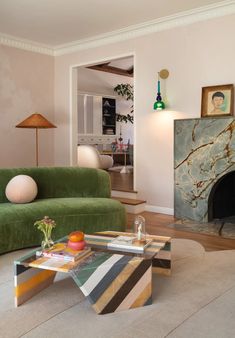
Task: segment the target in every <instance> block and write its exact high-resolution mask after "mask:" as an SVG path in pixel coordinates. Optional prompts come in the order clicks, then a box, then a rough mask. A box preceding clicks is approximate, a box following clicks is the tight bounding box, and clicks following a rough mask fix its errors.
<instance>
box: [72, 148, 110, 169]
mask: <svg viewBox="0 0 235 338" xmlns="http://www.w3.org/2000/svg"><path fill="white" fill-rule="evenodd" d="M77 161H78V162H77V163H78V166H79V167H85V168H96V169H109V168H111V167H112V166H113V158H112V157H111V156H109V155H101V154H100V153H99V152H98V150H97V149H96V148H95V147H93V146H90V145H80V146H78V147H77Z"/></svg>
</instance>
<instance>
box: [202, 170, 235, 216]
mask: <svg viewBox="0 0 235 338" xmlns="http://www.w3.org/2000/svg"><path fill="white" fill-rule="evenodd" d="M226 217H234V218H235V171H232V172H230V173H227V174H226V175H224V176H222V177H221V178H220V179H219V180H218V182H216V183H215V185H214V186H213V188H212V189H211V193H210V195H209V199H208V221H209V222H210V221H213V220H215V219H219V220H222V219H223V218H226Z"/></svg>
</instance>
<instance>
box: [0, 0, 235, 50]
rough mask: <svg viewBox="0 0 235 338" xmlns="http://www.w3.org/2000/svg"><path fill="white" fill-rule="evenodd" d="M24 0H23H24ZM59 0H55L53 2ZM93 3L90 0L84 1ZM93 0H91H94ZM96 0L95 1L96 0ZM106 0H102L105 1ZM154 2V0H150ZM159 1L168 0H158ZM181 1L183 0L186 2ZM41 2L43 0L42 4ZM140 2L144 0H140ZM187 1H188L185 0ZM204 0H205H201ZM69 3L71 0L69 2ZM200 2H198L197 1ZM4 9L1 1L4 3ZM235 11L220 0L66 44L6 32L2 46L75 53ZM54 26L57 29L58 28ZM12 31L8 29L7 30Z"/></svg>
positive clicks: (0, 40)
mask: <svg viewBox="0 0 235 338" xmlns="http://www.w3.org/2000/svg"><path fill="white" fill-rule="evenodd" d="M12 1H13V0H2V2H5V3H6V4H8V3H9V2H10V3H12ZM22 1H23V0H22ZM29 1H30V0H24V2H26V3H29ZM53 1H55V0H52V2H53ZM56 1H59V2H63V1H64V0H56ZM74 1H75V0H69V2H74ZM87 1H88V2H89V0H86V1H85V2H84V3H86V2H87ZM90 1H91V0H90ZM92 1H94V0H92ZM105 1H106V0H102V2H105ZM149 1H150V2H151V0H149ZM154 1H157V0H154ZM158 1H159V3H160V2H161V1H163V3H165V2H164V1H165V0H158ZM182 1H183V0H182ZM182 1H181V2H182ZM41 2H44V4H47V5H48V2H47V0H41ZM41 2H40V3H41ZM79 2H81V3H82V2H83V0H79V1H77V0H76V1H75V3H76V5H77V4H78V3H79ZM139 2H140V0H139ZM183 2H184V1H183ZM201 2H203V0H202V1H201ZM204 2H211V0H207V1H204ZM66 3H67V2H66ZM196 3H197V1H196ZM0 9H1V3H0ZM234 13H235V0H230V1H219V2H218V1H217V2H214V3H212V4H209V5H207V6H202V7H199V8H193V9H190V10H184V11H181V12H178V13H174V14H171V15H166V16H164V17H158V18H157V19H154V20H149V21H146V22H143V23H138V24H134V25H130V26H127V27H125V28H120V29H116V30H112V31H107V33H103V34H99V35H93V36H91V37H88V38H80V39H78V40H75V41H72V42H69V43H64V44H57V45H52V44H48V43H46V44H45V43H40V42H38V41H36V40H32V39H25V38H24V39H22V38H18V37H15V36H13V35H11V34H6V32H5V33H4V34H1V33H0V43H1V44H2V45H7V46H11V47H16V48H20V49H24V50H28V51H32V52H37V53H42V54H46V55H54V56H57V55H64V54H68V53H71V52H75V51H79V50H84V49H88V48H94V47H98V46H102V45H106V44H110V43H115V42H120V41H124V40H128V39H131V38H135V37H139V36H143V35H146V34H150V33H154V32H159V31H162V30H166V29H171V28H174V27H179V26H184V25H188V24H191V23H194V22H199V21H205V20H208V19H212V18H215V17H221V16H225V15H229V14H234ZM53 29H56V27H54V28H53ZM0 31H1V14H0ZM7 33H8V32H7Z"/></svg>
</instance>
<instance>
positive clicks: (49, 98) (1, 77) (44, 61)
mask: <svg viewBox="0 0 235 338" xmlns="http://www.w3.org/2000/svg"><path fill="white" fill-rule="evenodd" d="M34 112H39V113H42V114H43V115H44V116H45V117H46V118H48V119H49V120H50V121H52V122H55V124H56V120H55V119H54V58H53V57H51V56H47V55H42V54H38V53H33V52H28V51H24V50H21V49H17V48H12V47H6V46H0V115H1V122H0V167H2V168H3V167H5V168H6V167H30V166H35V130H34V129H18V128H15V125H16V124H18V123H19V122H21V121H22V120H24V119H25V118H26V117H28V116H29V115H31V114H32V113H34ZM53 138H54V130H52V129H48V130H39V165H40V166H43V165H49V166H50V165H53V164H54V149H53V148H54V140H53Z"/></svg>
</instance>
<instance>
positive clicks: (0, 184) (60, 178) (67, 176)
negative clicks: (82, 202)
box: [0, 167, 110, 203]
mask: <svg viewBox="0 0 235 338" xmlns="http://www.w3.org/2000/svg"><path fill="white" fill-rule="evenodd" d="M16 175H29V176H31V177H32V178H33V179H34V180H35V182H36V184H37V187H38V195H37V199H40V198H54V197H55V198H56V197H57V198H59V197H110V178H109V174H108V173H107V172H105V171H103V170H100V169H92V168H78V167H40V168H13V169H0V203H3V202H8V200H7V198H6V195H5V189H6V186H7V184H8V182H9V181H10V180H11V179H12V178H13V177H14V176H16Z"/></svg>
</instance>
